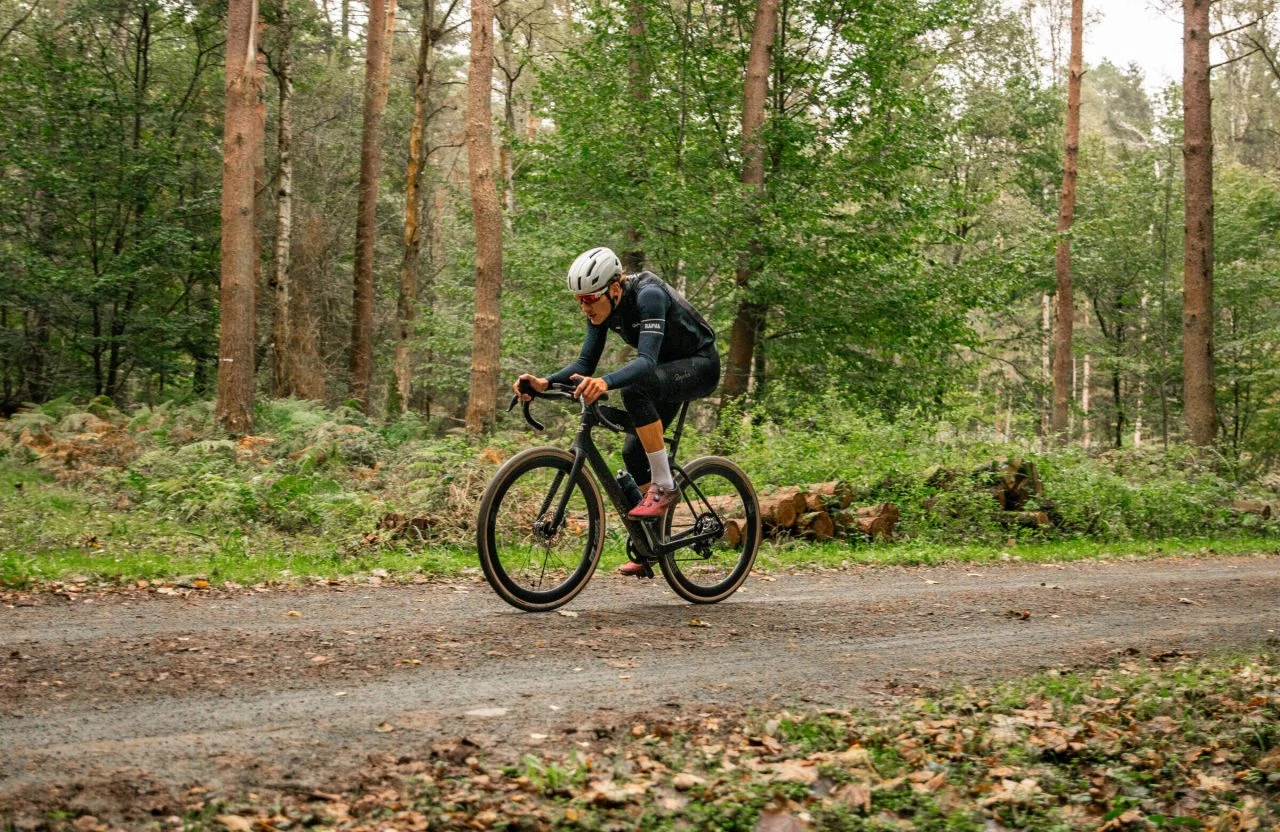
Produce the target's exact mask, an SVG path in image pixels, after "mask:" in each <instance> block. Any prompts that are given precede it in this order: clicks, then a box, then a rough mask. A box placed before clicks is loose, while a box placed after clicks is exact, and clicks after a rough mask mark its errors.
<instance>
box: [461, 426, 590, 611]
mask: <svg viewBox="0 0 1280 832" xmlns="http://www.w3.org/2000/svg"><path fill="white" fill-rule="evenodd" d="M572 467H573V456H572V455H570V454H569V453H568V452H566V451H562V450H560V449H558V448H531V449H529V450H527V451H522V452H521V453H519V454H516V455H515V456H513V457H512V458H511V459H509V460H508V461H507V462H506V464H505V465H503V466H502V467H501V468H500V469H498V473H497V474H495V475H494V477H493V481H492V482H490V483H489V487H488V488H487V489H486V490H485V493H484V497H482V498H481V499H480V511H479V514H478V516H477V518H476V544H477V549H478V550H479V553H480V567H481V569H483V570H484V576H485V579H486V580H488V581H489V585H490V586H491V587H493V589H494V591H495V592H497V593H498V596H499V597H500V598H502V600H504V601H506V602H507V603H508V604H511V605H512V606H515V607H519V608H520V609H522V610H528V611H529V612H543V611H546V610H553V609H555V608H557V607H560V606H563V605H565V604H567V603H569V602H570V601H571V600H573V598H574V596H576V595H577V594H578V593H579V592H581V591H582V588H583V587H584V586H586V585H587V581H588V580H590V579H591V573H592V572H594V571H595V568H596V564H598V563H599V562H600V551H601V549H602V548H603V546H604V501H603V500H602V499H601V497H600V488H599V486H598V485H597V484H596V481H595V480H594V479H592V478H591V477H590V476H589V475H588V474H587V473H586V472H585V471H579V472H578V475H577V476H576V477H575V478H574V479H573V481H572V482H570V481H569V473H570V470H571V469H572ZM566 492H568V503H567V504H566V506H565V511H564V514H563V515H562V516H561V517H560V519H559V522H557V521H556V516H555V515H556V512H557V509H558V508H559V506H560V503H561V501H562V500H564V496H565V493H566Z"/></svg>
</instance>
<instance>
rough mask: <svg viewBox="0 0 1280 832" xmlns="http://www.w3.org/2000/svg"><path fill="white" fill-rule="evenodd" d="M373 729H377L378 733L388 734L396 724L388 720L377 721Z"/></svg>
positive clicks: (394, 728)
mask: <svg viewBox="0 0 1280 832" xmlns="http://www.w3.org/2000/svg"><path fill="white" fill-rule="evenodd" d="M373 730H375V731H377V732H378V733H379V734H389V733H391V732H392V731H394V730H396V726H394V725H392V724H391V723H390V722H379V723H378V724H377V725H375V726H374V728H373Z"/></svg>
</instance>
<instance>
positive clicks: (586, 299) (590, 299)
mask: <svg viewBox="0 0 1280 832" xmlns="http://www.w3.org/2000/svg"><path fill="white" fill-rule="evenodd" d="M607 294H609V290H608V289H605V290H604V291H603V292H596V293H595V294H594V295H574V297H576V298H577V299H578V303H580V304H582V305H583V306H590V305H591V304H593V303H595V302H597V301H599V300H600V298H602V297H604V296H605V295H607Z"/></svg>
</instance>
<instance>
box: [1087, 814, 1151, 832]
mask: <svg viewBox="0 0 1280 832" xmlns="http://www.w3.org/2000/svg"><path fill="white" fill-rule="evenodd" d="M1140 820H1142V810H1141V809H1129V810H1128V811H1126V812H1124V813H1123V814H1121V815H1119V816H1118V817H1114V818H1112V819H1111V820H1109V821H1107V822H1106V823H1104V824H1102V826H1100V827H1098V830H1099V832H1111V830H1115V829H1123V828H1125V827H1126V826H1128V825H1129V824H1131V823H1137V822H1138V821H1140Z"/></svg>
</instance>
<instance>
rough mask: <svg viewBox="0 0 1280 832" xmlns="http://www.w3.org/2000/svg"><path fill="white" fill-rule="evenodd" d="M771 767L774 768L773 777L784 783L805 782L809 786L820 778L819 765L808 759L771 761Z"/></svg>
mask: <svg viewBox="0 0 1280 832" xmlns="http://www.w3.org/2000/svg"><path fill="white" fill-rule="evenodd" d="M769 768H772V769H773V779H774V780H778V781H780V782H783V783H803V784H805V785H806V786H809V785H812V784H813V783H815V782H817V780H818V767H817V766H815V765H814V764H813V763H811V762H809V761H808V760H783V761H782V762H780V763H770V764H769Z"/></svg>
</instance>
